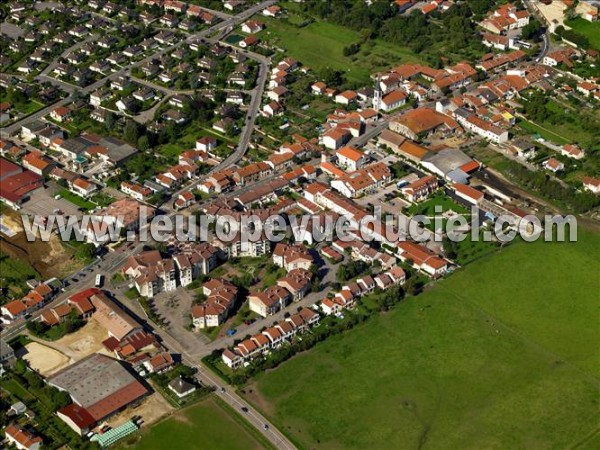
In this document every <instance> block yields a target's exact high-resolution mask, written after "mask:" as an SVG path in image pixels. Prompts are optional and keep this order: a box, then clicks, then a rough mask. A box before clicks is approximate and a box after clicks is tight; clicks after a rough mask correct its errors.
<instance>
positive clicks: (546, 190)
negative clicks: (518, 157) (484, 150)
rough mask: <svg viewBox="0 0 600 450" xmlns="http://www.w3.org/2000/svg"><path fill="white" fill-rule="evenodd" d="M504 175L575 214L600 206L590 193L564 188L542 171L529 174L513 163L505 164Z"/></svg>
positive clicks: (523, 168) (528, 171)
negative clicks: (562, 205) (506, 165)
mask: <svg viewBox="0 0 600 450" xmlns="http://www.w3.org/2000/svg"><path fill="white" fill-rule="evenodd" d="M507 164H508V167H507V169H506V173H507V174H508V175H510V176H512V177H513V178H515V179H516V180H517V181H518V182H519V183H520V184H521V185H523V186H525V187H526V188H528V189H531V190H532V191H534V192H538V193H540V194H541V195H542V196H543V197H545V198H548V199H552V200H555V201H558V202H560V203H562V204H564V205H565V207H567V208H568V209H569V210H571V211H573V212H575V213H584V212H586V211H589V210H590V209H592V208H595V207H597V206H599V205H600V198H599V197H598V196H597V195H594V194H592V193H591V192H587V191H584V192H579V191H576V190H575V189H573V188H571V187H565V186H563V185H562V184H561V183H559V182H558V181H556V180H555V179H553V178H551V177H550V176H549V175H547V174H545V173H544V172H542V171H538V172H531V171H530V170H529V169H527V168H526V167H524V166H522V165H521V164H519V163H516V162H514V161H508V162H507Z"/></svg>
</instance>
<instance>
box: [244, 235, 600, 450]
mask: <svg viewBox="0 0 600 450" xmlns="http://www.w3.org/2000/svg"><path fill="white" fill-rule="evenodd" d="M598 251H600V237H599V236H598V235H597V234H592V233H591V232H589V231H585V230H583V229H582V228H581V227H580V229H579V241H578V242H577V243H543V242H536V243H529V244H528V243H518V244H514V245H512V246H510V247H508V248H506V249H503V250H501V251H500V252H497V253H495V254H494V255H490V256H487V257H484V258H482V259H480V260H479V261H478V263H477V264H475V265H469V266H467V267H465V268H464V269H461V270H459V271H458V272H457V273H455V274H454V275H452V276H451V277H450V278H448V279H446V280H443V281H441V282H440V283H439V284H438V285H436V286H434V287H432V288H430V289H428V290H427V291H426V292H425V293H423V294H421V295H419V296H417V297H408V298H407V299H406V300H405V301H404V302H403V303H401V304H400V305H399V306H397V307H396V308H394V309H393V310H392V311H391V312H389V313H387V314H384V315H381V316H378V317H376V318H373V319H371V320H369V321H367V322H366V323H364V324H362V325H360V326H358V327H356V328H355V329H353V330H352V331H349V332H347V333H344V334H341V335H336V336H334V337H331V338H329V339H328V340H326V341H325V342H323V343H321V344H318V345H317V347H316V348H314V349H312V350H310V351H308V352H306V353H303V354H301V355H298V356H296V357H295V358H292V359H291V360H289V361H288V362H286V363H284V364H282V365H281V366H280V367H279V368H278V369H276V370H273V371H270V372H268V373H263V374H261V375H260V376H259V377H257V379H255V380H254V381H253V382H252V383H250V384H249V385H247V386H245V387H244V393H245V395H246V396H247V397H248V399H249V400H250V401H252V402H253V403H254V404H256V405H257V406H258V407H259V408H260V409H261V410H262V411H263V412H264V413H266V414H267V415H269V416H270V417H271V418H272V420H273V421H274V423H275V424H276V425H277V426H278V427H279V428H280V429H281V430H282V431H284V432H285V433H287V434H288V436H289V437H290V438H291V439H293V441H294V442H295V443H296V444H297V445H298V446H299V447H300V448H316V447H318V448H331V449H333V448H348V449H352V448H357V449H358V448H360V449H366V448H397V449H404V448H421V447H423V448H486V449H504V448H529V449H537V448H539V449H542V448H543V449H545V448H572V447H575V446H577V445H579V447H578V448H592V447H590V446H589V445H591V444H593V443H594V442H597V441H598V436H597V433H598V420H599V419H600V409H599V399H600V351H599V350H598V347H597V343H598V341H599V340H600V327H599V326H598V325H599V324H600V317H599V315H598V300H599V298H598V297H599V295H598V292H600V279H599V277H598V271H599V267H598V261H597V259H595V256H594V255H597V254H598ZM575 268H576V269H575ZM588 444H589V445H588Z"/></svg>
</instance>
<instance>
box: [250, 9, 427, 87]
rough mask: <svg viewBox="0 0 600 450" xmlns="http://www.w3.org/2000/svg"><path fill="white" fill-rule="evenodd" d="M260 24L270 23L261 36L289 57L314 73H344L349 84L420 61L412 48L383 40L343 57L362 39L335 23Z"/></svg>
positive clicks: (365, 80)
mask: <svg viewBox="0 0 600 450" xmlns="http://www.w3.org/2000/svg"><path fill="white" fill-rule="evenodd" d="M261 21H264V22H265V23H266V24H267V27H266V28H265V30H264V31H262V32H260V33H259V37H260V38H261V39H262V40H265V41H268V42H270V43H271V44H273V45H275V46H277V47H279V48H282V49H284V50H285V51H286V56H291V57H293V58H295V59H297V60H298V61H300V62H301V63H302V64H304V65H305V66H308V67H310V68H311V69H313V70H321V69H324V68H332V69H336V70H341V71H343V72H345V74H346V78H347V79H348V81H354V82H360V83H368V82H369V76H370V75H371V73H373V72H374V71H376V70H381V69H385V68H388V69H389V68H391V67H393V66H397V65H400V64H403V63H406V62H420V60H419V58H418V56H417V55H415V54H414V53H412V52H411V51H410V50H409V49H406V48H403V47H399V46H396V45H393V44H389V43H387V42H384V41H380V40H375V41H372V42H370V43H364V45H362V47H361V50H360V52H358V53H357V54H355V55H352V56H344V53H343V51H344V47H347V46H349V45H350V44H355V43H359V44H363V39H362V38H361V37H360V34H359V33H357V32H355V31H353V30H351V29H349V28H345V27H342V26H339V25H335V24H332V23H328V22H319V21H317V22H313V23H311V24H310V25H308V26H305V27H302V28H300V27H297V26H295V25H293V24H290V23H287V22H285V21H283V20H279V19H268V18H263V17H261Z"/></svg>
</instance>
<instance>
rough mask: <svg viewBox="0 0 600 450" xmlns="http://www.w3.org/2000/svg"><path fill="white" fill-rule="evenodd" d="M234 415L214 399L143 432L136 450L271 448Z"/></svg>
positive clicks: (133, 445)
mask: <svg viewBox="0 0 600 450" xmlns="http://www.w3.org/2000/svg"><path fill="white" fill-rule="evenodd" d="M257 436H259V434H258V432H256V431H255V430H254V429H253V428H251V427H250V425H249V424H247V423H246V422H245V421H244V419H242V418H241V417H239V416H238V415H237V413H236V412H234V411H232V410H231V409H230V408H229V407H228V406H226V405H224V404H222V403H221V401H220V400H217V399H215V398H213V397H209V398H207V399H205V400H202V401H201V402H200V403H199V404H197V405H194V406H191V407H190V408H187V409H184V410H182V411H179V412H177V413H175V415H173V416H172V417H170V418H168V419H166V420H163V421H162V422H160V423H158V424H156V425H153V426H152V427H150V428H149V429H148V430H147V431H144V432H142V434H141V438H139V440H138V441H137V442H136V443H135V444H127V443H126V444H123V445H122V447H121V448H128V449H135V450H163V449H164V450H171V449H175V448H180V449H186V450H237V449H239V450H252V449H256V450H258V449H265V448H269V449H271V448H272V447H271V446H270V444H269V443H268V442H266V441H264V440H263V438H262V437H257Z"/></svg>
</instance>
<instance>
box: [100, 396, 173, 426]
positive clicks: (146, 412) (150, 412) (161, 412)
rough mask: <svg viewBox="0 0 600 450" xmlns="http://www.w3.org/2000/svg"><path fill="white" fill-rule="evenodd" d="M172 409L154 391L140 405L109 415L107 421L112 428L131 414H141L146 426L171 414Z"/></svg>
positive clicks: (120, 423)
mask: <svg viewBox="0 0 600 450" xmlns="http://www.w3.org/2000/svg"><path fill="white" fill-rule="evenodd" d="M174 410H175V408H174V407H173V406H171V404H170V403H169V402H168V401H167V400H165V398H164V397H163V396H162V395H160V394H159V393H158V392H154V393H152V394H150V395H149V396H148V397H146V398H145V399H144V401H143V402H142V403H141V404H140V405H138V406H135V407H129V408H127V409H125V410H123V411H122V412H120V413H119V414H117V415H116V416H113V417H111V418H110V419H109V420H108V421H107V423H108V424H109V425H110V426H111V427H113V428H114V427H118V426H119V425H123V424H124V423H125V422H127V421H128V420H131V418H132V417H133V416H141V418H142V420H143V421H144V426H145V427H147V426H148V425H151V424H153V423H155V422H157V421H158V420H160V419H161V418H163V417H164V416H166V415H168V414H171V413H172V412H173V411H174Z"/></svg>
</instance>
